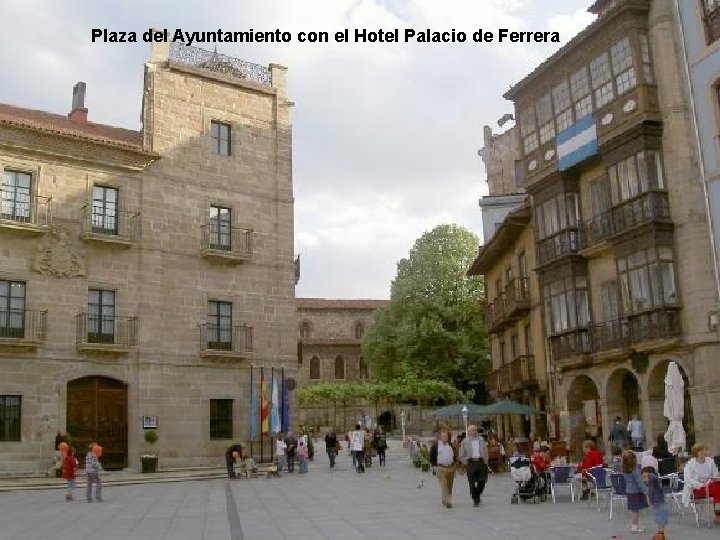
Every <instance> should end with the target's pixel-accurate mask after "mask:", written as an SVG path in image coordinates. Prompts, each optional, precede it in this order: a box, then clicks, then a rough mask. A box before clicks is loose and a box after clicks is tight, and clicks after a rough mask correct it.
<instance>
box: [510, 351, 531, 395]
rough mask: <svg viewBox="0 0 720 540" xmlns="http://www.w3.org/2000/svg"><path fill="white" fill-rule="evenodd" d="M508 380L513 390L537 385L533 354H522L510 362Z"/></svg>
mask: <svg viewBox="0 0 720 540" xmlns="http://www.w3.org/2000/svg"><path fill="white" fill-rule="evenodd" d="M510 381H511V384H512V388H513V390H521V389H523V388H528V387H532V386H537V377H536V375H535V356H534V355H532V354H526V355H522V356H519V357H517V358H516V359H515V360H513V361H512V362H511V363H510Z"/></svg>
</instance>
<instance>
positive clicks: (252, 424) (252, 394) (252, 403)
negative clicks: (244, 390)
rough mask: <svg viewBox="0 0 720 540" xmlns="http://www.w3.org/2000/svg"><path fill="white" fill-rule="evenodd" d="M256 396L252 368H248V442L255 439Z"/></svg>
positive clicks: (256, 425) (256, 423)
mask: <svg viewBox="0 0 720 540" xmlns="http://www.w3.org/2000/svg"><path fill="white" fill-rule="evenodd" d="M257 421H258V413H257V396H256V395H255V378H254V377H253V368H252V366H250V440H251V441H254V440H255V439H257V435H258V433H257V431H258V429H257V427H258V422H257Z"/></svg>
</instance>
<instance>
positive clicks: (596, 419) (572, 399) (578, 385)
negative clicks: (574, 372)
mask: <svg viewBox="0 0 720 540" xmlns="http://www.w3.org/2000/svg"><path fill="white" fill-rule="evenodd" d="M599 399H600V394H599V393H598V389H597V386H596V385H595V383H594V382H593V380H592V379H591V378H590V377H588V376H587V375H580V376H578V377H575V379H573V381H572V383H570V388H569V389H568V393H567V407H568V416H569V420H570V433H569V435H570V444H571V451H572V452H573V453H574V454H576V456H578V457H579V454H580V453H581V452H582V442H583V441H585V440H586V439H590V440H594V441H595V442H596V443H597V444H598V447H602V439H603V437H602V416H601V412H600V406H599V404H598V400H599Z"/></svg>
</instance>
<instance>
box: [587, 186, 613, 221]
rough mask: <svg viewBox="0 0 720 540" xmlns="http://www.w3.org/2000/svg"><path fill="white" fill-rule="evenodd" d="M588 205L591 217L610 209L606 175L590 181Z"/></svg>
mask: <svg viewBox="0 0 720 540" xmlns="http://www.w3.org/2000/svg"><path fill="white" fill-rule="evenodd" d="M590 206H591V212H592V217H597V216H599V215H601V214H604V213H605V212H607V211H608V210H610V206H611V203H610V185H609V183H608V179H607V176H603V177H602V178H598V179H597V180H593V181H591V182H590Z"/></svg>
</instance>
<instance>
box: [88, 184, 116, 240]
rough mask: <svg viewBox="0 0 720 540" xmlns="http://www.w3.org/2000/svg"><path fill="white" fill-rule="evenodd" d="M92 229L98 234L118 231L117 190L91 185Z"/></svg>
mask: <svg viewBox="0 0 720 540" xmlns="http://www.w3.org/2000/svg"><path fill="white" fill-rule="evenodd" d="M92 231H93V232H94V233H99V234H117V233H118V190H117V189H115V188H111V187H106V186H93V206H92Z"/></svg>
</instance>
